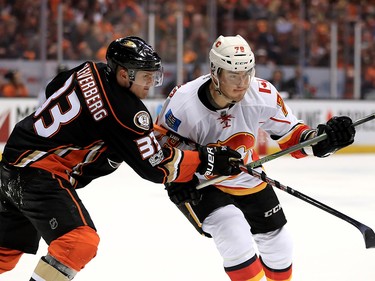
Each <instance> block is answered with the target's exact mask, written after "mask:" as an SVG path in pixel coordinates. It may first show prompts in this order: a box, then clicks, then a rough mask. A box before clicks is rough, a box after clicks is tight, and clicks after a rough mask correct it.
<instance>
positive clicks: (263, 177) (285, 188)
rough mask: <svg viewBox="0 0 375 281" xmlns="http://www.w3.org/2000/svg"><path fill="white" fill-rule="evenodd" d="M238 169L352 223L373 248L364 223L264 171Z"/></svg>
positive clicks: (374, 241)
mask: <svg viewBox="0 0 375 281" xmlns="http://www.w3.org/2000/svg"><path fill="white" fill-rule="evenodd" d="M240 169H241V171H243V172H245V173H248V174H250V175H251V176H253V177H256V178H259V179H260V180H262V181H264V182H266V183H268V184H269V185H271V186H273V187H276V188H278V189H280V190H282V191H285V192H287V193H289V194H290V195H293V196H294V197H297V198H298V199H301V200H303V201H305V202H307V203H309V204H311V205H313V206H315V207H318V208H319V209H321V210H323V211H325V212H327V213H330V214H331V215H334V216H335V217H338V218H340V219H342V220H344V221H346V222H348V223H350V224H352V225H353V226H355V227H356V228H357V229H358V230H359V231H360V232H361V233H362V236H363V238H364V240H365V245H366V248H367V249H368V248H375V233H374V231H373V230H372V229H371V228H370V227H368V226H367V225H364V224H363V223H361V222H359V221H357V220H355V219H353V218H351V217H349V216H347V215H345V214H343V213H341V212H339V211H337V210H335V209H333V208H331V207H329V206H327V205H325V204H323V203H321V202H319V201H317V200H315V199H314V198H311V197H309V196H307V195H305V194H303V193H301V192H299V191H297V190H294V189H293V188H291V187H289V186H286V185H283V184H282V183H280V182H278V181H276V180H274V179H271V178H269V177H268V176H267V175H266V173H265V172H263V171H262V172H258V171H256V170H254V169H252V168H250V167H248V166H246V165H242V164H240Z"/></svg>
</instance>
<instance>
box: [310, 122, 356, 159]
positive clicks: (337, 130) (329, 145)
mask: <svg viewBox="0 0 375 281" xmlns="http://www.w3.org/2000/svg"><path fill="white" fill-rule="evenodd" d="M323 133H326V134H327V138H326V139H325V140H322V141H320V142H318V143H317V144H315V145H313V146H312V149H313V153H314V155H315V156H317V157H327V156H329V155H331V154H332V153H334V152H336V151H337V150H339V149H341V148H343V147H345V146H348V145H350V144H352V143H353V142H354V136H355V128H354V126H353V122H352V119H350V118H349V117H347V116H340V117H337V116H335V117H332V118H331V119H330V120H328V122H327V123H326V124H319V125H318V128H317V135H318V136H319V135H321V134H323Z"/></svg>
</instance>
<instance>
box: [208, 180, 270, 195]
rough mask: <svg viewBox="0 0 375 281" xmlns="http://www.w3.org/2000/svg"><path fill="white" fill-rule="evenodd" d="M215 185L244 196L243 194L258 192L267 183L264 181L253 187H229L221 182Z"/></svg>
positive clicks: (227, 191)
mask: <svg viewBox="0 0 375 281" xmlns="http://www.w3.org/2000/svg"><path fill="white" fill-rule="evenodd" d="M215 186H216V187H217V188H218V189H220V190H221V191H222V192H225V193H228V194H231V195H237V196H243V195H249V194H253V193H256V192H259V191H261V190H263V189H265V188H266V187H267V183H265V182H262V183H261V184H259V185H257V186H255V187H252V188H244V187H227V186H223V185H219V184H215Z"/></svg>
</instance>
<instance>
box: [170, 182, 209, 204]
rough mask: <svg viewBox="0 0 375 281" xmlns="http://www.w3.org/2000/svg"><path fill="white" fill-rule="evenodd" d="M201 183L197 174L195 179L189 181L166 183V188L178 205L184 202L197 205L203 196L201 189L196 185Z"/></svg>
mask: <svg viewBox="0 0 375 281" xmlns="http://www.w3.org/2000/svg"><path fill="white" fill-rule="evenodd" d="M198 184H199V180H198V178H197V176H196V175H194V177H193V179H192V180H191V181H188V182H171V183H166V184H165V189H166V190H167V192H168V196H169V199H171V201H172V202H173V203H175V204H176V205H180V204H182V203H185V202H187V203H192V204H193V205H197V204H198V203H199V201H200V200H201V198H202V195H201V193H200V191H199V190H197V189H196V186H197V185H198Z"/></svg>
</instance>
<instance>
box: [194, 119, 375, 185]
mask: <svg viewBox="0 0 375 281" xmlns="http://www.w3.org/2000/svg"><path fill="white" fill-rule="evenodd" d="M372 119H375V113H372V114H370V115H368V116H366V117H363V118H361V119H358V120H357V121H355V122H354V123H353V126H358V125H361V124H363V123H366V122H368V121H370V120H372ZM326 138H327V134H326V133H323V134H321V135H319V136H316V137H314V138H312V139H309V140H306V141H303V142H300V143H297V144H296V145H293V146H291V147H289V148H286V149H283V150H280V151H278V152H275V153H273V154H270V155H266V156H264V157H262V158H260V159H258V160H256V161H254V162H251V163H249V164H247V165H246V167H249V168H256V167H259V166H261V165H262V164H264V163H266V162H269V161H271V160H274V159H276V158H279V157H281V156H284V155H286V154H289V153H292V152H295V151H298V150H300V149H302V148H304V147H306V146H309V145H313V144H315V143H318V142H320V141H322V140H325V139H326ZM190 142H191V141H190ZM227 178H228V177H227V176H217V177H214V178H212V179H210V180H208V181H206V182H204V183H201V184H200V185H198V186H197V189H201V188H203V187H206V186H209V185H212V184H215V183H218V182H220V181H223V180H225V179H227Z"/></svg>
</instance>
